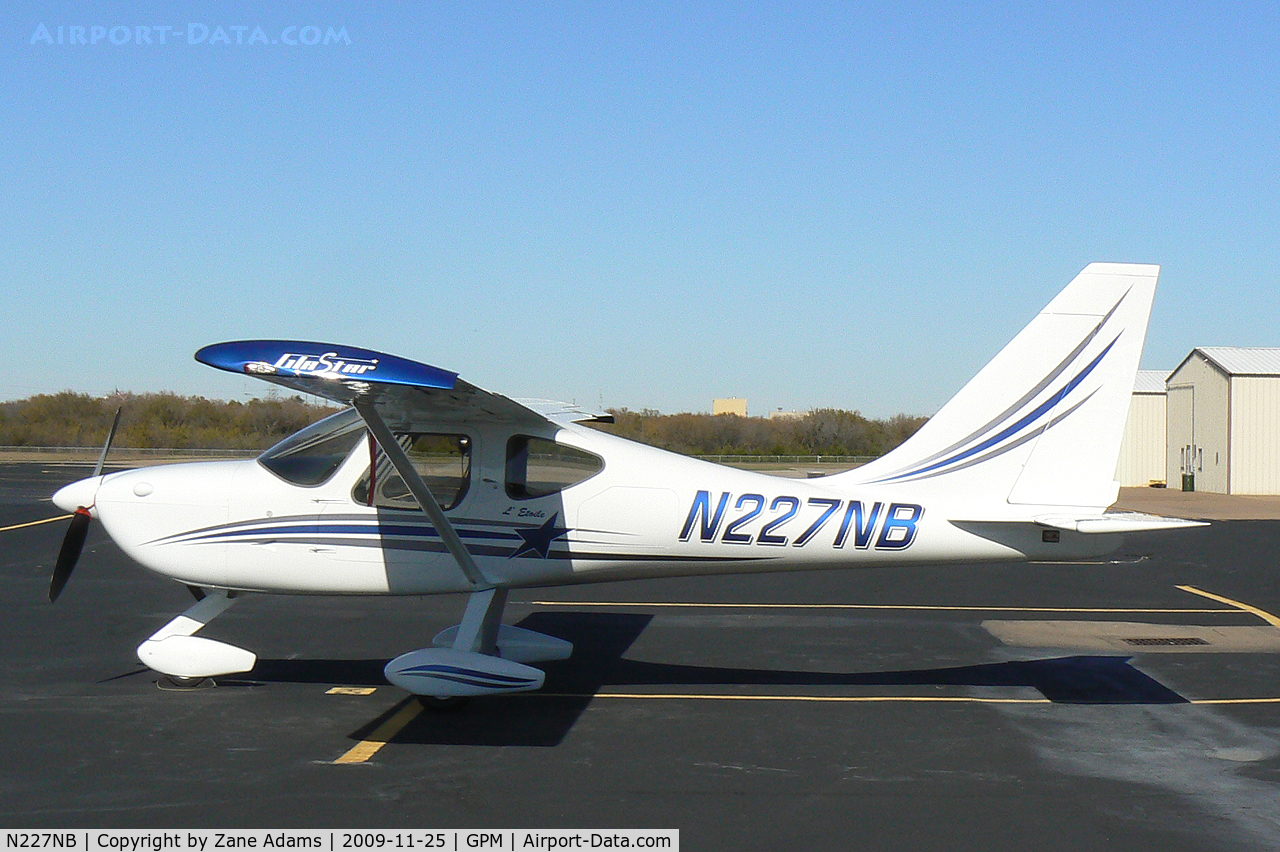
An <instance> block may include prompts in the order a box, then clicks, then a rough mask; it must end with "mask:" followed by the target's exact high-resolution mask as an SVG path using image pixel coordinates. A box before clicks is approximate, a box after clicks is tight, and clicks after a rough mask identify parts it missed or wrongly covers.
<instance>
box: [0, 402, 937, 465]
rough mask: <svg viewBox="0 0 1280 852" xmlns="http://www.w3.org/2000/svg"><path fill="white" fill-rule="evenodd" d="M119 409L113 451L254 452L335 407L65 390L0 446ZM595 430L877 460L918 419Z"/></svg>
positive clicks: (27, 407)
mask: <svg viewBox="0 0 1280 852" xmlns="http://www.w3.org/2000/svg"><path fill="white" fill-rule="evenodd" d="M118 407H123V409H124V411H123V414H122V415H121V418H120V430H119V432H118V433H117V434H116V439H115V445H116V446H118V447H137V448H151V447H166V448H175V449H228V450H262V449H266V448H267V447H269V446H271V445H272V444H274V443H276V442H277V441H280V440H281V439H283V438H285V437H287V436H288V435H291V434H292V433H294V432H296V431H297V430H299V429H301V428H302V427H304V426H306V425H308V424H310V423H314V422H315V421H316V420H319V419H320V418H321V417H324V416H326V415H328V414H332V413H333V412H334V411H336V410H337V409H336V408H334V407H332V406H331V405H328V404H322V405H316V404H313V403H310V402H308V401H306V400H305V399H303V398H302V397H301V396H288V397H280V398H275V399H251V400H248V401H245V402H240V401H237V400H231V401H222V400H210V399H205V398H204V397H198V396H178V395H177V394H173V393H151V394H121V395H117V396H113V397H106V398H101V397H92V396H89V395H87V394H77V393H72V392H70V391H64V392H63V393H58V394H39V395H36V396H32V397H29V398H27V399H23V400H17V401H14V402H4V403H0V446H35V447H94V446H100V445H101V444H102V442H103V441H104V440H106V435H107V430H108V429H109V428H110V427H111V418H112V417H113V416H114V415H115V411H116V408H118ZM610 413H611V414H612V415H613V416H614V418H615V421H616V422H614V423H612V424H598V425H599V428H600V429H601V430H602V431H606V432H611V433H613V434H615V435H620V436H621V437H624V438H630V439H632V440H635V441H640V442H641V443H645V444H650V445H652V446H656V447H661V448H662V449H665V450H671V451H673V452H677V453H684V454H687V455H719V454H724V455H824V456H826V455H846V456H878V455H883V454H884V453H887V452H888V451H889V450H891V449H893V448H894V447H896V446H898V444H901V443H902V442H903V441H905V440H906V439H907V438H909V437H911V435H912V434H914V433H915V431H916V430H917V429H919V428H920V427H921V426H922V425H923V424H924V422H925V419H926V418H923V417H909V416H907V415H905V414H899V415H897V416H896V417H891V418H888V419H886V420H874V419H871V418H867V417H863V416H862V415H861V414H859V413H858V412H856V411H844V410H840V409H830V408H824V409H816V410H814V411H810V412H809V413H808V414H805V415H803V416H800V417H788V418H782V417H778V418H771V419H767V418H762V417H738V416H736V415H732V414H719V415H711V414H662V413H660V412H657V411H653V410H649V409H646V410H643V411H630V410H628V409H626V408H621V409H612V410H610Z"/></svg>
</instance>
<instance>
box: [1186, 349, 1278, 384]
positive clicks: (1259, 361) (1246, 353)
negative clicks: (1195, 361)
mask: <svg viewBox="0 0 1280 852" xmlns="http://www.w3.org/2000/svg"><path fill="white" fill-rule="evenodd" d="M1197 352H1199V353H1200V354H1201V355H1203V356H1204V357H1205V358H1207V359H1208V360H1209V361H1210V362H1211V363H1212V364H1213V365H1214V366H1215V367H1217V368H1218V369H1219V370H1221V371H1222V372H1224V373H1226V374H1227V375H1228V376H1278V377H1280V348H1274V347H1261V346H1197V347H1196V348H1195V349H1193V350H1191V355H1195V354H1196V353H1197ZM1191 355H1188V356H1187V357H1186V358H1183V359H1182V364H1185V363H1187V360H1188V359H1190V358H1191ZM1182 364H1179V365H1178V367H1179V369H1180V368H1181V367H1182ZM1174 372H1177V371H1176V370H1175V371H1174Z"/></svg>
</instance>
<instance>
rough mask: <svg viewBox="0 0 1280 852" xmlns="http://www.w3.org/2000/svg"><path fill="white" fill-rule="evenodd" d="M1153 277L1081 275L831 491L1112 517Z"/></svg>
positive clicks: (1117, 267) (1113, 266) (1126, 267)
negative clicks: (899, 490) (903, 436)
mask: <svg viewBox="0 0 1280 852" xmlns="http://www.w3.org/2000/svg"><path fill="white" fill-rule="evenodd" d="M1159 273H1160V268H1159V267H1158V266H1152V265H1145V264H1119V263H1093V264H1090V265H1089V266H1087V267H1085V269H1084V271H1082V272H1081V273H1080V274H1079V275H1077V276H1076V277H1075V279H1074V280H1073V281H1072V282H1071V283H1070V284H1069V285H1067V287H1066V288H1065V289H1064V290H1063V291H1062V292H1061V293H1059V294H1058V295H1057V297H1056V298H1054V299H1053V301H1052V302H1050V303H1049V305H1048V306H1047V307H1045V309H1044V310H1043V311H1041V312H1040V314H1039V315H1037V316H1036V318H1035V319H1034V320H1032V321H1031V323H1030V324H1029V325H1028V326H1027V327H1026V328H1024V329H1023V330H1022V331H1021V332H1020V333H1019V334H1018V335H1017V336H1016V337H1015V338H1014V339H1013V340H1012V341H1011V342H1010V343H1009V344H1008V345H1007V346H1006V347H1005V348H1004V349H1003V350H1001V352H1000V353H999V354H998V355H997V356H996V357H995V358H994V359H992V361H991V362H990V363H989V364H987V366H986V367H984V368H983V369H982V370H981V371H980V372H979V373H978V375H977V376H975V377H974V378H973V379H972V380H971V381H970V382H969V383H968V384H967V385H965V386H964V387H963V388H962V389H961V390H960V392H959V393H957V394H956V395H955V397H953V398H952V399H951V401H950V402H948V403H947V404H946V405H945V406H943V408H942V410H940V411H939V412H938V413H937V414H936V415H934V416H933V417H932V418H930V420H929V422H927V423H926V424H925V425H924V426H923V427H921V429H920V430H919V431H918V432H917V433H916V434H915V435H913V436H912V437H911V438H910V439H909V440H907V441H906V442H905V443H904V444H902V446H900V447H898V448H897V449H896V450H894V451H893V452H891V453H889V454H888V455H886V456H884V457H883V458H880V459H877V460H876V461H874V462H872V463H870V464H868V465H866V466H864V467H861V468H858V469H856V470H852V471H849V472H848V473H844V474H840V475H838V476H836V477H832V479H833V480H835V482H833V484H836V483H839V484H841V485H845V484H854V483H858V484H865V485H880V486H892V485H901V486H904V487H905V486H908V485H914V484H919V485H922V486H923V485H924V484H926V483H927V484H928V487H929V490H930V491H933V492H935V493H939V495H940V496H944V497H945V496H950V495H953V494H954V496H956V497H964V498H965V499H966V500H969V501H974V502H986V503H991V502H1007V503H1010V504H1015V505H1038V506H1077V507H1091V508H1094V509H1098V510H1101V509H1103V508H1105V507H1107V506H1109V505H1110V504H1111V503H1112V502H1114V501H1115V498H1116V493H1117V489H1118V487H1119V486H1118V484H1117V483H1116V482H1115V469H1116V462H1117V460H1118V458H1119V454H1120V443H1121V440H1122V438H1123V433H1124V426H1125V420H1126V419H1127V417H1128V411H1129V401H1130V398H1131V395H1132V391H1133V382H1134V377H1135V375H1136V373H1137V370H1138V362H1139V360H1140V358H1141V356H1142V347H1143V343H1144V341H1145V339H1146V331H1147V324H1148V321H1149V319H1150V315H1151V304H1152V301H1153V299H1154V296H1155V287H1156V281H1157V279H1158V278H1159Z"/></svg>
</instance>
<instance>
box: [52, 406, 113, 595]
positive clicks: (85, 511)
mask: <svg viewBox="0 0 1280 852" xmlns="http://www.w3.org/2000/svg"><path fill="white" fill-rule="evenodd" d="M123 410H124V407H123V406H121V407H120V408H117V409H116V417H115V420H113V421H112V422H111V431H110V432H108V433H107V442H106V443H105V444H103V445H102V455H101V456H99V457H98V464H97V466H96V467H94V469H93V476H92V477H90V478H91V479H96V478H97V477H99V476H101V475H102V468H103V467H104V466H105V465H106V463H107V452H108V451H109V450H110V449H111V442H112V441H113V440H115V437H116V429H118V428H119V427H120V412H121V411H123ZM92 505H93V504H92V502H90V504H89V506H79V507H77V508H76V511H75V514H74V515H72V517H71V526H70V527H68V528H67V534H66V536H64V537H63V539H62V549H61V550H59V551H58V562H57V564H56V565H55V566H54V568H53V579H52V580H51V581H50V582H49V603H53V602H54V601H56V600H57V599H58V595H60V594H62V590H63V588H65V587H66V585H67V580H69V579H71V572H72V570H73V569H74V568H75V567H76V562H77V561H78V560H79V559H80V551H81V550H83V549H84V540H85V538H86V537H87V536H88V535H89V522H90V521H91V520H93V515H91V514H90V513H89V508H90V506H92Z"/></svg>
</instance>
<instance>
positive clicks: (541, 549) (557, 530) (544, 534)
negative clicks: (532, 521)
mask: <svg viewBox="0 0 1280 852" xmlns="http://www.w3.org/2000/svg"><path fill="white" fill-rule="evenodd" d="M559 517H560V513H559V512H556V513H555V514H554V515H552V516H551V517H550V518H548V519H547V522H546V523H545V524H543V525H542V526H540V527H517V528H516V534H517V535H519V536H520V538H522V539H524V543H523V544H521V545H520V546H519V547H517V548H516V549H515V552H514V553H512V554H511V556H510V557H508V558H510V559H515V558H516V557H517V556H526V555H528V554H537V555H538V556H539V557H541V558H543V559H546V558H547V553H548V552H549V551H550V550H551V542H553V541H555V540H556V539H558V538H560V537H561V536H563V535H564V534H565V533H567V532H568V531H569V529H568V527H560V526H556V521H557V520H558V519H559Z"/></svg>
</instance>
